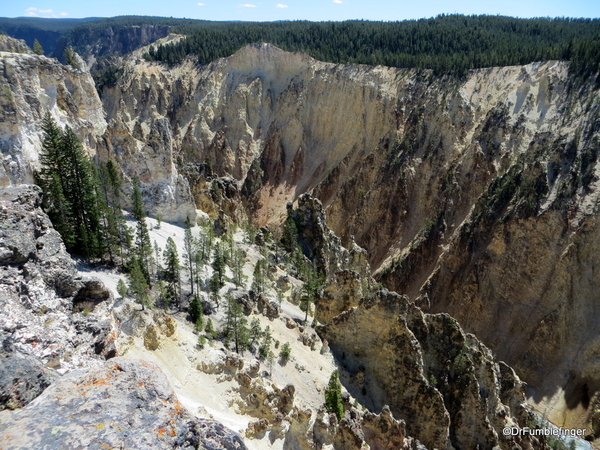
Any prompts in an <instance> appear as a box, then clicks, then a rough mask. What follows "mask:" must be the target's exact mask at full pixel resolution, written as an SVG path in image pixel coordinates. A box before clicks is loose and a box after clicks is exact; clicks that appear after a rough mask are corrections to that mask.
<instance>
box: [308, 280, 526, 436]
mask: <svg viewBox="0 0 600 450" xmlns="http://www.w3.org/2000/svg"><path fill="white" fill-rule="evenodd" d="M317 331H318V332H319V334H320V335H321V337H322V338H326V339H327V341H328V342H329V345H330V347H331V349H332V350H333V352H334V354H335V355H336V357H337V359H338V361H339V362H340V363H341V365H342V367H343V368H344V369H345V370H346V371H347V372H348V373H349V375H350V383H349V384H348V386H347V387H348V389H349V390H350V392H351V393H353V395H355V396H356V397H357V398H359V399H360V400H361V401H362V402H364V404H366V405H370V407H371V408H372V409H374V410H378V409H381V408H382V407H383V406H384V405H386V404H388V405H389V408H390V410H391V412H393V414H394V416H396V417H398V418H400V419H402V420H404V421H405V422H406V430H407V431H406V432H407V434H408V435H410V436H412V437H414V438H416V439H418V440H419V441H420V442H422V443H423V444H424V445H425V446H426V447H427V448H446V447H447V446H448V445H453V446H455V447H457V448H458V447H460V448H477V446H479V447H481V448H493V447H495V446H501V447H502V448H510V446H511V445H513V444H514V442H513V440H512V439H510V438H506V437H503V436H502V428H503V427H504V426H510V425H512V424H513V423H515V422H517V421H518V418H519V417H522V415H521V411H520V410H517V411H511V409H510V406H513V407H515V408H519V405H520V403H519V402H520V401H523V400H524V398H523V391H522V388H521V386H520V382H518V378H517V377H516V376H515V375H514V373H509V372H507V371H506V368H504V370H501V369H500V367H499V366H498V364H497V363H495V362H494V359H493V357H492V354H491V352H490V351H489V350H488V349H487V348H485V346H483V345H482V344H481V343H480V342H479V341H477V339H476V338H475V337H474V336H472V335H468V334H465V333H464V332H463V331H462V329H461V328H460V326H459V325H458V323H457V322H456V321H455V320H454V319H452V318H451V317H450V316H448V315H444V314H440V315H428V314H423V313H422V312H421V310H420V309H419V308H417V307H416V306H415V305H414V304H412V303H410V302H409V301H408V299H407V298H406V297H402V296H399V295H398V294H395V293H390V292H388V291H379V292H377V293H376V294H375V295H373V296H371V297H367V298H364V299H362V300H361V301H360V304H359V306H358V307H357V308H353V309H352V310H350V311H346V312H344V313H342V314H340V315H339V316H336V317H335V318H334V319H333V320H332V321H331V322H330V323H329V324H327V325H324V326H318V327H317ZM503 373H504V374H505V376H506V377H507V380H506V382H505V383H504V384H503V381H502V375H503ZM503 385H504V386H505V387H504V389H502V388H501V386H503ZM501 395H502V396H503V400H504V401H507V402H508V405H506V404H503V403H502V401H501V399H500V396H501ZM515 416H516V417H515ZM522 425H523V426H524V423H522Z"/></svg>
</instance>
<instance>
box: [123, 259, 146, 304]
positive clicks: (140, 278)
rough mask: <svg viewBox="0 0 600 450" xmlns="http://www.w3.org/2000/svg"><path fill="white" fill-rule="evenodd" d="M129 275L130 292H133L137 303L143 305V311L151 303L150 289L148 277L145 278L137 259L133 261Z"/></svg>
mask: <svg viewBox="0 0 600 450" xmlns="http://www.w3.org/2000/svg"><path fill="white" fill-rule="evenodd" d="M127 275H128V276H127V277H128V279H129V292H131V294H132V295H133V298H134V299H135V301H136V302H137V303H139V304H140V305H142V311H143V310H144V308H145V306H146V305H148V303H149V301H150V299H149V297H148V290H149V288H148V283H147V282H146V277H145V276H144V273H143V272H142V269H141V267H140V264H139V262H138V260H137V259H134V260H133V262H132V264H131V269H130V271H129V273H128V274H127Z"/></svg>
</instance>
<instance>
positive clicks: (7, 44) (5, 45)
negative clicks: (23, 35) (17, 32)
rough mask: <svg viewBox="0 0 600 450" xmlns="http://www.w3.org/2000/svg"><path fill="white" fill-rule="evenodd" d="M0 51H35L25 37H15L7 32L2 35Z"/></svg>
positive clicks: (30, 52) (0, 37)
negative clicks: (28, 44)
mask: <svg viewBox="0 0 600 450" xmlns="http://www.w3.org/2000/svg"><path fill="white" fill-rule="evenodd" d="M0 52H8V53H26V54H32V53H33V52H32V51H31V49H30V48H29V47H28V46H27V44H26V43H25V41H24V40H23V39H13V38H11V37H9V36H7V35H5V34H1V35H0Z"/></svg>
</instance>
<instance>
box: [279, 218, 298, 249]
mask: <svg viewBox="0 0 600 450" xmlns="http://www.w3.org/2000/svg"><path fill="white" fill-rule="evenodd" d="M281 243H282V245H283V247H284V248H285V249H286V250H287V251H288V252H290V253H293V251H294V250H295V249H296V247H297V246H298V227H297V226H296V221H295V220H294V219H293V218H292V216H291V215H290V212H288V218H287V219H286V220H285V223H284V224H283V232H282V235H281Z"/></svg>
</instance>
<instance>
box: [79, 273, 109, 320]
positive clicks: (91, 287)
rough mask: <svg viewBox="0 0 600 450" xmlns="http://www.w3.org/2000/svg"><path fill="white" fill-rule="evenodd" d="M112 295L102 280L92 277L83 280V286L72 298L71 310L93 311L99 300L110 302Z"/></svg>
mask: <svg viewBox="0 0 600 450" xmlns="http://www.w3.org/2000/svg"><path fill="white" fill-rule="evenodd" d="M112 300H113V295H112V293H111V292H110V290H108V288H107V287H106V286H104V283H103V282H102V280H100V279H98V278H92V279H89V280H86V281H84V282H83V286H82V287H81V289H79V291H77V294H75V297H74V298H73V311H74V312H80V311H84V310H86V311H93V310H94V308H95V307H96V305H98V304H99V303H101V302H109V303H112Z"/></svg>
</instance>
